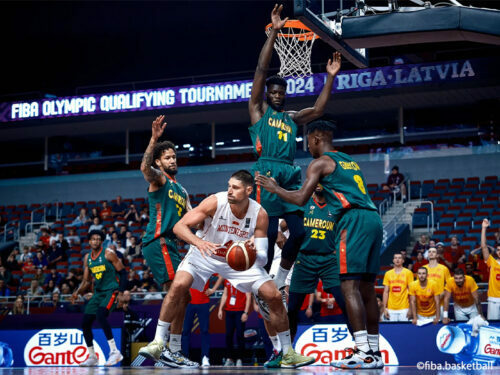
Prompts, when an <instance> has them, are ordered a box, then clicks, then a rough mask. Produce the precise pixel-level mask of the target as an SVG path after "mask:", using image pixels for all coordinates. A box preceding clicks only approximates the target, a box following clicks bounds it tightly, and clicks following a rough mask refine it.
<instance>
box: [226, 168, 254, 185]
mask: <svg viewBox="0 0 500 375" xmlns="http://www.w3.org/2000/svg"><path fill="white" fill-rule="evenodd" d="M231 178H235V179H237V180H238V181H241V182H243V184H244V185H246V186H253V183H254V181H253V176H252V174H251V173H250V172H248V171H247V170H245V169H240V170H239V171H237V172H234V173H233V174H232V175H231Z"/></svg>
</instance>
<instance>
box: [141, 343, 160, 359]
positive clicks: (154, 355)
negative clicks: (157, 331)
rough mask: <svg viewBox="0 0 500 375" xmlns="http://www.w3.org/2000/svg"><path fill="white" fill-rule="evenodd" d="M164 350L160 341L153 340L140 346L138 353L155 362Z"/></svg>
mask: <svg viewBox="0 0 500 375" xmlns="http://www.w3.org/2000/svg"><path fill="white" fill-rule="evenodd" d="M164 350H165V346H164V345H163V343H162V342H160V341H156V340H153V341H151V342H150V343H149V344H148V345H146V346H143V347H142V348H140V349H139V354H140V355H142V356H143V357H146V358H148V359H151V360H152V361H155V362H156V361H158V360H159V359H160V355H161V353H162V352H163V351H164Z"/></svg>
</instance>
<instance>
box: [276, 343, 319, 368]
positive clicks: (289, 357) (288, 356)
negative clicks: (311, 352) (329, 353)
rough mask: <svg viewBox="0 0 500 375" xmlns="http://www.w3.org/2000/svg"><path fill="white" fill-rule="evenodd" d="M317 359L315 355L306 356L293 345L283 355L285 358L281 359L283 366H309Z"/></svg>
mask: <svg viewBox="0 0 500 375" xmlns="http://www.w3.org/2000/svg"><path fill="white" fill-rule="evenodd" d="M315 361H316V360H315V359H314V358H313V357H306V356H304V355H300V354H299V353H297V352H296V351H295V350H293V348H292V347H290V348H289V349H288V352H286V353H285V354H284V355H283V359H282V360H281V367H282V368H297V367H302V366H307V365H310V364H312V363H314V362H315Z"/></svg>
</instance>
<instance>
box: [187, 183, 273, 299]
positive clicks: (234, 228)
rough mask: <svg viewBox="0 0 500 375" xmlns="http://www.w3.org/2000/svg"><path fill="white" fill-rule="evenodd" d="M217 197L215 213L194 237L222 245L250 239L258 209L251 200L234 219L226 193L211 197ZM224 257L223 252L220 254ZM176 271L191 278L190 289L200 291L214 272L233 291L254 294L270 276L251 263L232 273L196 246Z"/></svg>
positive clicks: (223, 260) (216, 257) (221, 259)
mask: <svg viewBox="0 0 500 375" xmlns="http://www.w3.org/2000/svg"><path fill="white" fill-rule="evenodd" d="M215 196H216V198H217V210H216V211H215V214H214V216H213V217H212V218H207V219H205V221H204V223H203V229H202V230H199V231H198V232H196V235H197V236H198V237H200V238H202V239H203V240H205V241H209V242H212V243H217V244H220V245H224V244H225V243H227V242H229V241H233V242H235V241H246V240H248V239H250V238H251V237H252V236H253V234H254V232H255V226H256V225H257V216H258V214H259V210H260V208H261V206H260V204H258V203H257V202H256V201H254V200H253V199H250V204H249V206H248V210H247V212H246V214H245V217H244V218H242V219H238V218H237V217H235V216H234V215H233V212H232V211H231V206H230V205H229V202H228V201H227V192H221V193H217V194H215ZM224 255H225V253H224ZM177 271H184V272H188V273H189V274H190V275H191V276H193V284H192V286H191V287H192V288H194V289H197V290H199V291H202V290H203V288H204V286H205V284H206V282H207V280H208V279H209V278H210V276H211V275H213V274H214V273H218V274H219V275H220V276H222V277H223V278H225V279H227V280H228V281H229V282H230V283H231V284H232V285H233V286H234V287H235V288H237V289H238V290H239V291H241V292H243V293H248V292H253V293H256V294H257V293H258V290H259V288H260V286H261V285H262V284H264V283H266V282H267V281H269V280H271V277H270V276H269V275H268V274H267V272H266V271H265V270H264V268H262V267H259V266H257V264H254V265H253V266H252V267H250V268H249V269H248V270H246V271H235V270H233V269H232V268H231V267H229V265H228V264H227V262H226V258H225V256H222V253H221V254H220V255H215V254H211V255H210V256H209V257H208V256H207V257H203V256H202V255H201V253H200V251H199V250H198V249H197V248H196V246H193V245H191V246H190V248H189V252H188V253H187V254H186V256H185V257H184V259H183V260H182V262H181V264H180V265H179V268H178V269H177Z"/></svg>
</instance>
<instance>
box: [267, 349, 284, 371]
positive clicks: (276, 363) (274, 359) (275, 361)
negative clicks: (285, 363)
mask: <svg viewBox="0 0 500 375" xmlns="http://www.w3.org/2000/svg"><path fill="white" fill-rule="evenodd" d="M282 359H283V352H279V353H278V351H277V350H273V353H272V354H271V356H270V357H269V359H268V360H267V361H266V362H265V363H264V367H266V368H279V367H281V360H282Z"/></svg>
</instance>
